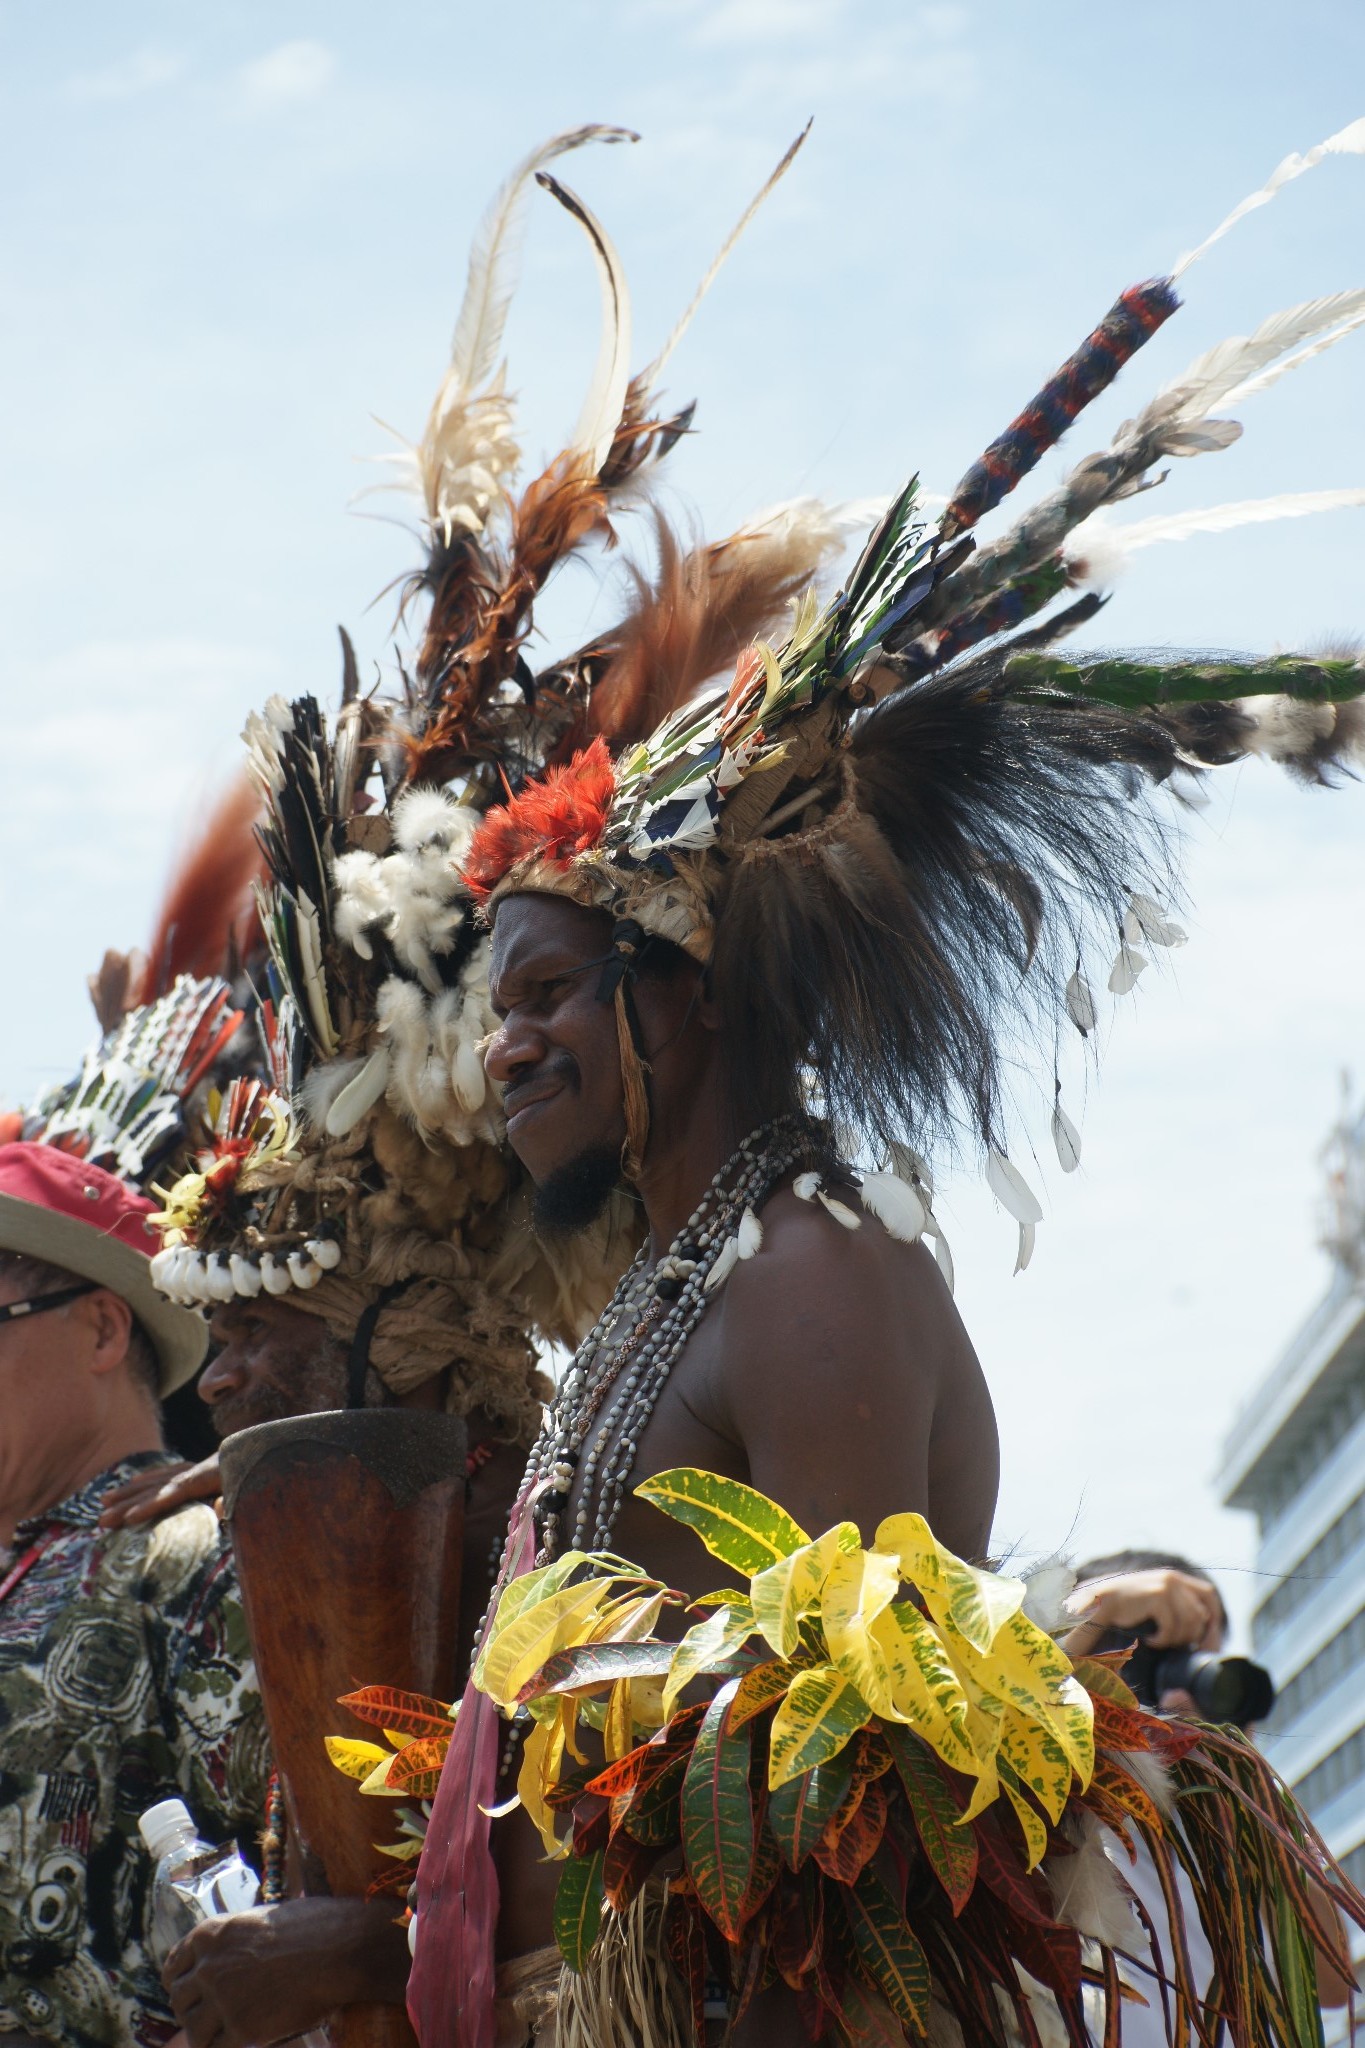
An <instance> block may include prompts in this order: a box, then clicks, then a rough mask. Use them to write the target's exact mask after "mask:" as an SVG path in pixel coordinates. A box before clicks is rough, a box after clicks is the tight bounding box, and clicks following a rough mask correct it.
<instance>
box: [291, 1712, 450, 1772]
mask: <svg viewBox="0 0 1365 2048" xmlns="http://www.w3.org/2000/svg"><path fill="white" fill-rule="evenodd" d="M446 1725H447V1727H449V1725H450V1724H449V1722H447V1724H446ZM322 1739H323V1741H324V1743H325V1744H326V1746H327V1754H328V1756H329V1757H330V1758H331V1760H332V1762H333V1763H334V1764H335V1765H336V1767H337V1769H338V1770H339V1771H344V1772H345V1774H346V1776H347V1777H348V1778H362V1779H363V1778H368V1777H369V1775H370V1773H371V1772H372V1771H373V1770H374V1769H375V1768H376V1766H377V1765H379V1764H391V1763H392V1762H393V1759H394V1751H393V1750H391V1749H385V1748H384V1747H383V1746H382V1745H381V1744H380V1743H378V1742H358V1741H356V1740H355V1739H354V1738H353V1737H352V1736H349V1735H324V1736H323V1738H322Z"/></svg>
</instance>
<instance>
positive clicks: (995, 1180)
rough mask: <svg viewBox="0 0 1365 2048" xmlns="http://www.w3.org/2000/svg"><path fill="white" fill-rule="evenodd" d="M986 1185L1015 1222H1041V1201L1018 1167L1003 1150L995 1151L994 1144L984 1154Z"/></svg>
mask: <svg viewBox="0 0 1365 2048" xmlns="http://www.w3.org/2000/svg"><path fill="white" fill-rule="evenodd" d="M986 1185H987V1186H988V1187H989V1189H990V1191H991V1193H992V1194H993V1195H994V1196H995V1199H996V1201H997V1202H999V1204H1000V1206H1001V1208H1002V1209H1007V1210H1008V1211H1009V1213H1010V1215H1011V1216H1012V1217H1013V1218H1014V1220H1015V1222H1016V1223H1041V1222H1042V1220H1043V1205H1042V1203H1041V1202H1040V1201H1039V1200H1038V1197H1037V1196H1036V1195H1035V1194H1034V1192H1033V1189H1032V1188H1031V1187H1030V1186H1029V1184H1028V1182H1027V1181H1026V1180H1025V1179H1024V1176H1023V1174H1022V1173H1020V1171H1019V1169H1018V1167H1017V1166H1015V1165H1013V1164H1012V1163H1011V1162H1010V1161H1009V1160H1008V1159H1006V1157H1005V1155H1004V1153H1003V1152H997V1150H996V1149H995V1147H994V1145H992V1147H991V1149H990V1151H989V1152H988V1153H987V1154H986Z"/></svg>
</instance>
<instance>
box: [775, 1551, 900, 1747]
mask: <svg viewBox="0 0 1365 2048" xmlns="http://www.w3.org/2000/svg"><path fill="white" fill-rule="evenodd" d="M899 1587H900V1566H899V1565H898V1564H897V1562H896V1560H895V1558H894V1557H878V1556H876V1555H875V1554H874V1553H873V1552H872V1551H870V1550H863V1549H858V1550H840V1551H837V1552H836V1554H835V1555H834V1556H833V1557H832V1558H831V1559H830V1562H829V1566H828V1568H827V1570H826V1574H825V1583H824V1587H823V1590H822V1591H821V1595H820V1620H821V1624H822V1626H823V1628H824V1631H825V1641H826V1642H827V1643H828V1645H829V1652H830V1656H831V1657H832V1658H833V1660H834V1662H835V1663H836V1664H837V1665H838V1667H839V1669H840V1670H841V1671H842V1672H843V1674H844V1676H845V1678H848V1679H851V1680H852V1682H853V1684H854V1685H856V1686H857V1688H858V1690H859V1691H860V1692H861V1693H862V1695H863V1697H864V1699H865V1700H866V1701H867V1703H868V1705H869V1706H870V1707H871V1708H872V1709H873V1711H874V1712H875V1713H878V1714H891V1713H894V1708H893V1706H892V1684H891V1676H890V1673H889V1671H888V1669H887V1665H886V1659H885V1656H884V1654H883V1651H882V1648H881V1645H880V1642H879V1641H878V1639H877V1638H876V1637H874V1635H873V1633H872V1629H873V1625H874V1623H875V1622H876V1621H877V1620H878V1618H879V1617H880V1616H881V1615H883V1614H884V1613H885V1612H886V1610H887V1608H888V1607H889V1606H890V1605H891V1603H892V1601H893V1600H894V1599H895V1597H896V1593H897V1591H898V1589H899ZM792 1647H793V1649H794V1648H795V1647H796V1646H795V1644H794V1643H793V1645H792Z"/></svg>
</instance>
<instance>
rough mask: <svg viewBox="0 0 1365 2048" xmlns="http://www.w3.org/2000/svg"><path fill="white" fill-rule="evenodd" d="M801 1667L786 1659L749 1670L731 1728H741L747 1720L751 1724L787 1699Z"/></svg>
mask: <svg viewBox="0 0 1365 2048" xmlns="http://www.w3.org/2000/svg"><path fill="white" fill-rule="evenodd" d="M797 1669H798V1667H797V1666H796V1665H795V1664H788V1663H787V1662H786V1660H785V1658H782V1657H776V1658H774V1659H773V1660H772V1662H771V1663H768V1664H756V1665H755V1666H754V1667H753V1669H752V1670H751V1671H746V1672H745V1673H744V1675H743V1677H742V1678H741V1679H740V1681H739V1690H738V1692H737V1693H736V1694H735V1701H734V1705H733V1706H732V1707H731V1709H730V1726H731V1727H732V1728H742V1727H743V1725H744V1723H745V1722H746V1721H752V1720H753V1718H754V1716H755V1715H756V1714H762V1713H765V1712H766V1711H767V1709H768V1708H769V1707H775V1706H776V1705H777V1702H778V1701H779V1700H780V1699H783V1698H785V1697H786V1692H787V1688H788V1686H789V1685H790V1684H791V1682H792V1680H793V1679H794V1678H795V1676H796V1674H797Z"/></svg>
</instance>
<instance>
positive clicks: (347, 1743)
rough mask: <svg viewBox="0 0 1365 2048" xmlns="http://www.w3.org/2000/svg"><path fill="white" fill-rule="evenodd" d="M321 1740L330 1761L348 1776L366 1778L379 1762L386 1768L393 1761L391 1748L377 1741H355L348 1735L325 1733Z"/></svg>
mask: <svg viewBox="0 0 1365 2048" xmlns="http://www.w3.org/2000/svg"><path fill="white" fill-rule="evenodd" d="M323 1741H324V1742H325V1744H326V1746H327V1754H328V1756H329V1757H330V1758H331V1760H332V1762H333V1763H334V1764H335V1765H336V1767H337V1769H338V1770H339V1771H344V1772H345V1774H346V1776H347V1777H348V1778H368V1777H370V1776H372V1774H373V1773H374V1771H375V1770H376V1768H377V1767H378V1766H379V1765H380V1764H383V1766H384V1769H385V1770H387V1769H388V1767H389V1765H390V1764H391V1763H392V1762H393V1756H394V1753H393V1750H391V1749H384V1748H382V1747H381V1746H380V1744H379V1743H377V1742H357V1741H353V1740H352V1738H351V1737H350V1736H349V1735H325V1736H324V1737H323Z"/></svg>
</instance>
